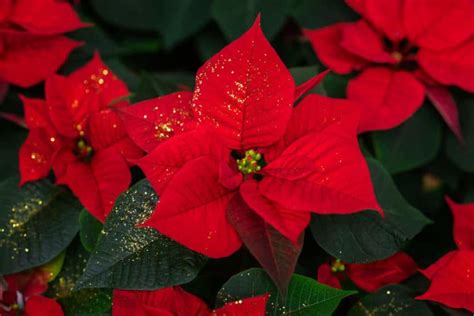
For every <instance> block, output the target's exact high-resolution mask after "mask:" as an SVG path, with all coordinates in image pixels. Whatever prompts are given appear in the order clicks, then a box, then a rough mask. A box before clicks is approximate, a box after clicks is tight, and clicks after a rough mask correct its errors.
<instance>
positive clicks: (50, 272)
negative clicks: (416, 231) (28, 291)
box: [40, 251, 66, 282]
mask: <svg viewBox="0 0 474 316" xmlns="http://www.w3.org/2000/svg"><path fill="white" fill-rule="evenodd" d="M65 256H66V253H65V252H64V251H63V252H61V253H60V254H59V255H57V256H56V258H54V259H53V260H51V261H50V262H48V263H46V264H43V265H42V266H41V267H40V269H41V270H42V271H44V272H46V273H47V276H48V278H47V279H48V282H51V281H53V280H54V279H56V277H57V276H58V274H59V272H61V269H62V268H63V265H64V257H65Z"/></svg>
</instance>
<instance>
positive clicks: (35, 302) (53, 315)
mask: <svg viewBox="0 0 474 316" xmlns="http://www.w3.org/2000/svg"><path fill="white" fill-rule="evenodd" d="M25 315H26V316H45V315H48V316H63V315H64V313H63V310H62V309H61V305H60V304H59V303H58V302H56V300H54V299H52V298H48V297H44V296H39V295H35V296H32V297H30V298H28V299H27V300H26V303H25Z"/></svg>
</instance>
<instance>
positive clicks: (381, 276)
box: [318, 252, 418, 292]
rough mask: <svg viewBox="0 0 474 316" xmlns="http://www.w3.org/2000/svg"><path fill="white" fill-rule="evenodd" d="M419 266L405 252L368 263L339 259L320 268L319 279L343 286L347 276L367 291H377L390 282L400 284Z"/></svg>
mask: <svg viewBox="0 0 474 316" xmlns="http://www.w3.org/2000/svg"><path fill="white" fill-rule="evenodd" d="M417 270H418V266H417V265H416V263H415V261H413V259H412V258H411V257H410V256H409V255H407V254H406V253H404V252H398V253H396V254H395V255H393V256H391V257H389V258H387V259H384V260H380V261H375V262H371V263H366V264H356V263H353V264H351V263H342V262H341V261H340V260H339V259H336V260H334V262H333V263H332V264H331V265H329V264H327V263H325V264H322V265H321V266H319V268H318V281H319V282H321V283H324V284H327V285H329V286H332V287H335V288H339V289H340V288H341V283H340V281H342V280H344V279H345V278H346V277H347V278H349V279H350V280H351V281H352V282H354V284H355V285H357V286H358V287H359V288H361V289H363V290H364V291H367V292H376V291H377V290H378V289H379V288H381V287H383V286H385V285H388V284H398V283H400V282H402V281H403V280H405V279H407V278H408V277H410V276H412V275H413V274H415V273H416V272H417Z"/></svg>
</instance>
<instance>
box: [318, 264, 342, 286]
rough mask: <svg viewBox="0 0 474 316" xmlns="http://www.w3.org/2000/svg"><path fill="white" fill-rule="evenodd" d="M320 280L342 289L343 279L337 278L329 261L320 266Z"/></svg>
mask: <svg viewBox="0 0 474 316" xmlns="http://www.w3.org/2000/svg"><path fill="white" fill-rule="evenodd" d="M318 282H320V283H323V284H326V285H329V286H331V287H334V288H336V289H341V288H342V287H341V281H339V279H338V278H337V276H336V274H335V273H334V272H333V271H332V269H331V266H330V265H329V264H327V263H323V264H322V265H320V266H319V268H318Z"/></svg>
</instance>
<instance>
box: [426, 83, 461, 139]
mask: <svg viewBox="0 0 474 316" xmlns="http://www.w3.org/2000/svg"><path fill="white" fill-rule="evenodd" d="M425 89H426V96H427V97H428V99H430V101H431V103H433V105H434V107H435V108H436V110H438V112H439V114H441V117H442V118H443V120H444V121H445V122H446V124H447V125H448V127H449V128H450V129H451V131H452V132H453V133H454V135H456V137H457V138H458V140H459V141H460V142H461V143H464V138H463V136H462V132H461V125H460V123H459V114H458V107H457V105H456V101H454V98H453V96H452V95H451V93H450V92H449V90H448V89H446V88H444V87H442V86H434V85H429V84H426V85H425Z"/></svg>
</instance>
